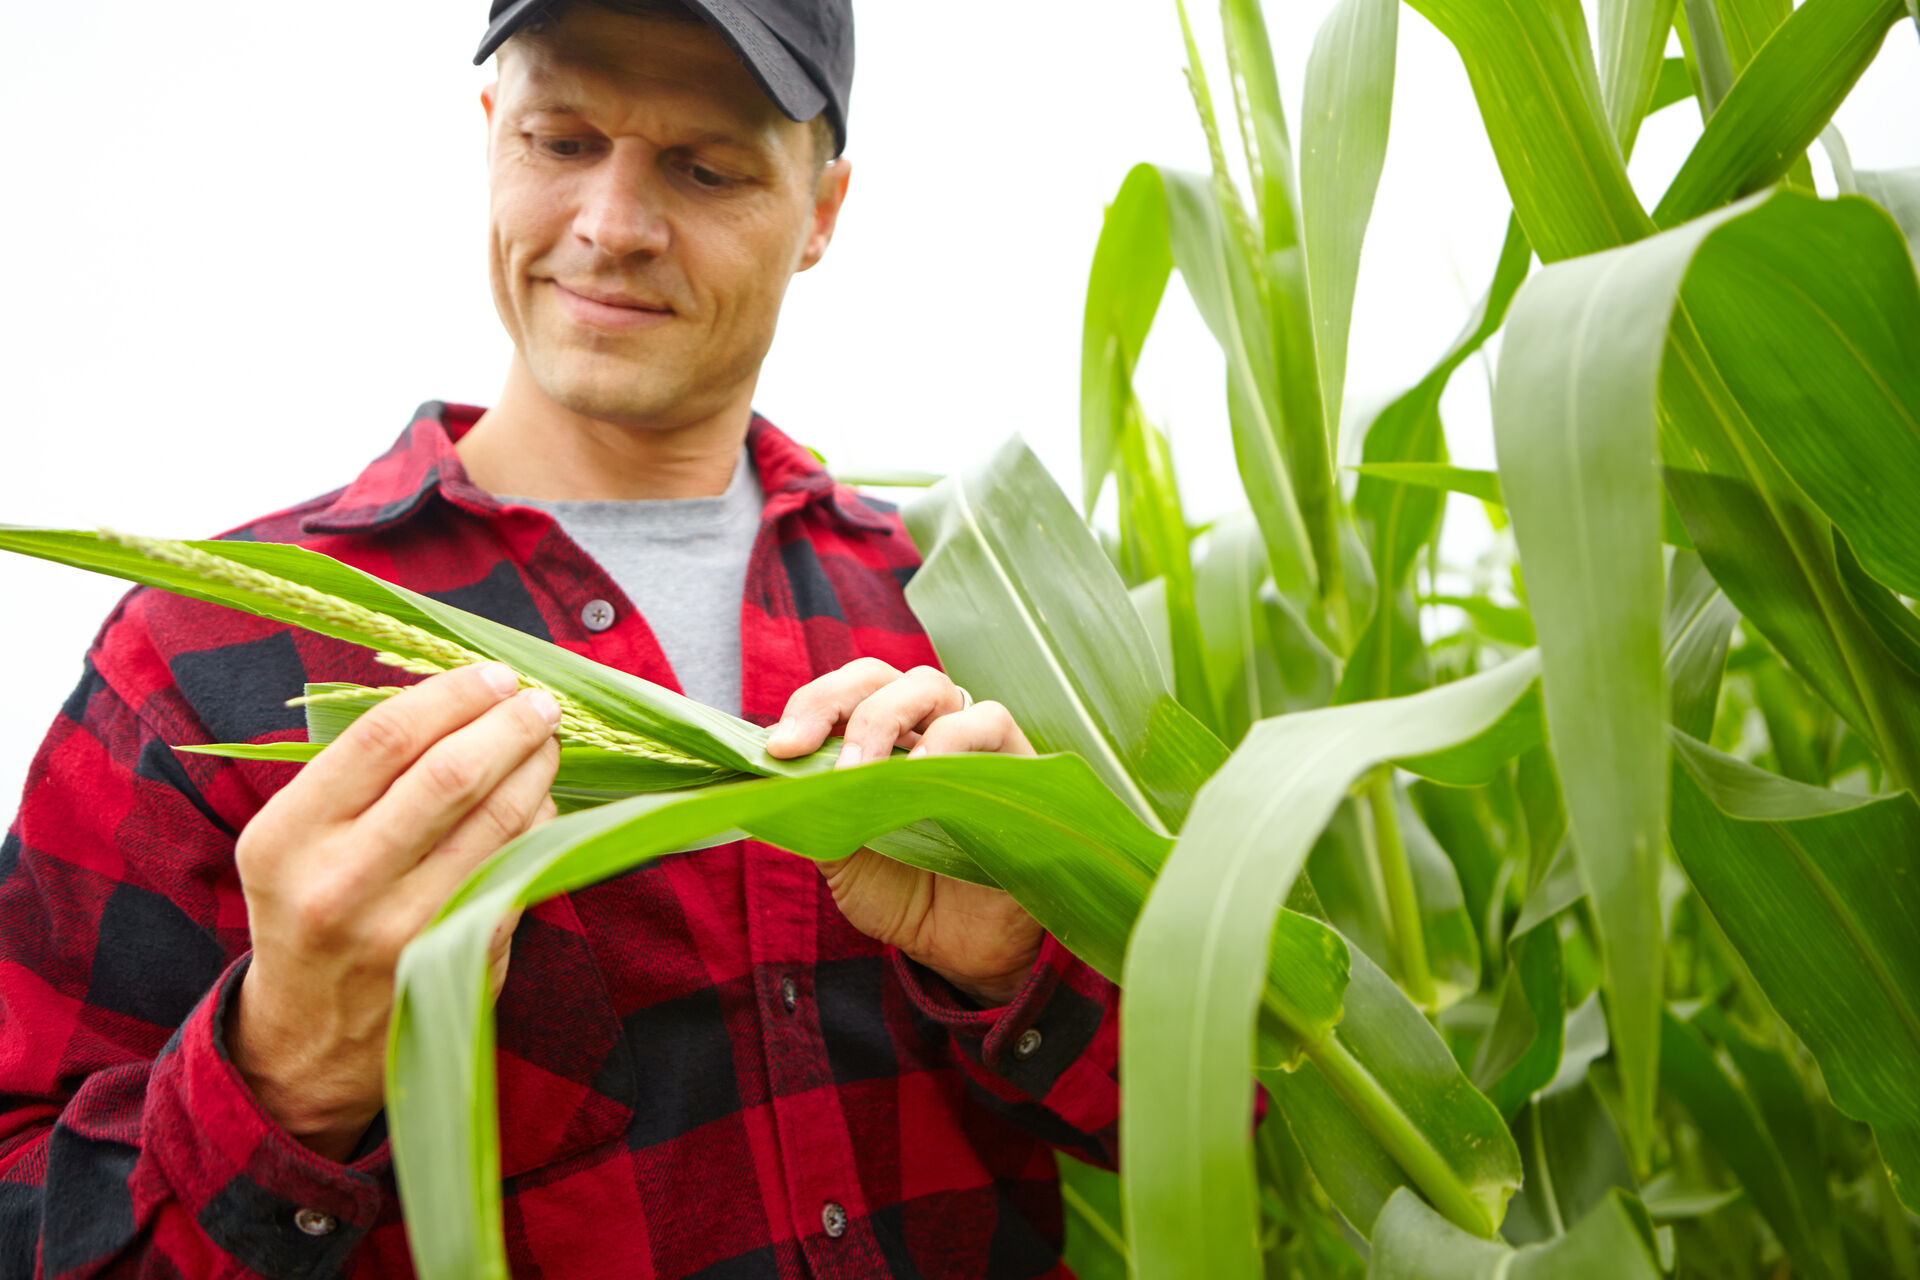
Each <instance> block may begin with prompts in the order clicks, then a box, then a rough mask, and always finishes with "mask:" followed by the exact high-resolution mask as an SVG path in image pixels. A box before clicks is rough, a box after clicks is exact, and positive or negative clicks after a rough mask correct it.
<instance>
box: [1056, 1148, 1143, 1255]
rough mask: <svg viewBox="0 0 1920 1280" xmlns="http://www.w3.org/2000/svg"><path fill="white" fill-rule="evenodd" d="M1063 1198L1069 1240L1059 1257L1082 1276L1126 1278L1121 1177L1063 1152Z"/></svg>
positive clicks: (1061, 1190)
mask: <svg viewBox="0 0 1920 1280" xmlns="http://www.w3.org/2000/svg"><path fill="white" fill-rule="evenodd" d="M1058 1164H1059V1167H1060V1200H1061V1203H1062V1206H1063V1207H1064V1208H1065V1209H1066V1218H1067V1242H1066V1247H1065V1248H1064V1249H1063V1250H1062V1251H1061V1257H1060V1260H1061V1261H1062V1262H1064V1263H1065V1264H1066V1265H1067V1266H1068V1267H1071V1268H1072V1269H1073V1274H1074V1275H1075V1276H1077V1277H1079V1278H1080V1280H1127V1241H1126V1237H1125V1236H1124V1235H1123V1234H1122V1231H1121V1226H1120V1179H1119V1177H1118V1176H1117V1175H1115V1174H1112V1173H1109V1172H1108V1171H1107V1170H1105V1169H1096V1168H1094V1167H1093V1166H1092V1165H1088V1164H1082V1163H1081V1162H1080V1161H1078V1160H1075V1159H1074V1158H1073V1157H1072V1156H1069V1155H1066V1154H1064V1153H1061V1154H1060V1155H1059V1158H1058Z"/></svg>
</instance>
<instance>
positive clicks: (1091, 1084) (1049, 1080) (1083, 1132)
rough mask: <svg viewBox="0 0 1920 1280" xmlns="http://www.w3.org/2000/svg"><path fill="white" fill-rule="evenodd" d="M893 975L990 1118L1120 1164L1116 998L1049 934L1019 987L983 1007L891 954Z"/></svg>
mask: <svg viewBox="0 0 1920 1280" xmlns="http://www.w3.org/2000/svg"><path fill="white" fill-rule="evenodd" d="M893 960H894V968H895V972H896V973H897V974H898V976H899V978H900V981H901V984H902V985H903V986H904V987H905V988H906V991H907V996H908V998H909V999H910V1000H912V1002H913V1004H914V1006H915V1008H917V1009H918V1010H919V1011H920V1012H921V1013H922V1014H923V1015H925V1016H926V1017H928V1018H931V1019H932V1020H933V1021H935V1022H937V1023H939V1024H940V1025H941V1026H943V1027H945V1028H946V1029H947V1031H948V1032H949V1033H950V1034H951V1035H952V1038H953V1043H954V1047H955V1048H956V1049H957V1050H958V1053H957V1054H956V1057H957V1059H958V1061H959V1064H960V1068H961V1070H962V1071H964V1072H965V1073H966V1074H967V1076H968V1077H969V1078H970V1079H971V1080H972V1081H973V1082H974V1083H975V1084H977V1085H978V1086H980V1088H981V1090H982V1092H983V1093H984V1094H985V1095H986V1097H987V1098H989V1099H990V1100H991V1103H992V1105H993V1106H994V1107H995V1109H996V1110H998V1111H1000V1112H1001V1113H1002V1114H1004V1115H1005V1116H1007V1118H1008V1119H1010V1120H1012V1121H1013V1122H1014V1123H1015V1124H1017V1125H1019V1126H1020V1127H1021V1128H1024V1129H1026V1130H1028V1131H1029V1132H1031V1133H1033V1134H1034V1135H1035V1136H1036V1137H1039V1138H1041V1139H1044V1140H1045V1141H1047V1142H1050V1143H1052V1144H1053V1145H1055V1146H1058V1147H1062V1148H1064V1149H1066V1150H1068V1151H1070V1152H1071V1153H1072V1154H1074V1155H1077V1156H1079V1157H1080V1158H1081V1159H1083V1160H1087V1161H1089V1162H1091V1163H1094V1164H1098V1165H1100V1166H1102V1167H1103V1168H1108V1169H1111V1168H1114V1167H1115V1165H1116V1163H1117V1161H1118V1159H1119V1152H1120V1147H1119V1129H1118V1124H1119V1117H1120V1084H1119V1063H1120V1022H1119V1008H1120V991H1119V988H1118V987H1116V986H1114V984H1113V983H1111V982H1109V981H1108V980H1107V979H1105V978H1103V977H1102V976H1100V974H1099V973H1097V972H1096V971H1095V970H1094V969H1093V968H1092V967H1091V966H1090V965H1088V964H1087V963H1086V962H1085V961H1083V960H1081V959H1079V958H1078V957H1077V956H1075V955H1074V954H1073V953H1072V952H1071V951H1068V950H1067V949H1066V947H1065V946H1063V945H1062V944H1061V943H1060V941H1059V940H1058V939H1057V938H1055V937H1054V936H1053V935H1052V934H1048V935H1047V936H1046V939H1045V941H1044V942H1043V943H1042V944H1041V947H1040V958H1039V960H1038V961H1037V962H1036V963H1035V964H1034V967H1033V973H1032V975H1031V976H1030V977H1029V978H1028V979H1027V984H1026V986H1024V987H1022V988H1021V989H1020V993H1019V994H1018V995H1016V996H1015V997H1014V998H1013V1000H1012V1001H1011V1002H1010V1003H1008V1004H1005V1005H1002V1006H1001V1007H1000V1008H998V1009H981V1008H979V1007H977V1006H976V1005H975V1004H974V1003H973V1002H972V1001H970V1000H969V999H968V998H967V997H966V996H965V995H963V994H961V992H960V991H959V989H958V988H956V987H954V986H953V984H951V983H949V982H948V981H947V980H946V979H944V978H942V977H940V976H939V975H938V974H936V973H934V972H933V971H932V970H931V969H928V968H926V967H925V966H923V965H920V964H918V963H916V962H914V961H912V960H909V959H907V957H906V955H905V953H903V952H901V951H900V950H898V949H897V948H895V949H894V952H893Z"/></svg>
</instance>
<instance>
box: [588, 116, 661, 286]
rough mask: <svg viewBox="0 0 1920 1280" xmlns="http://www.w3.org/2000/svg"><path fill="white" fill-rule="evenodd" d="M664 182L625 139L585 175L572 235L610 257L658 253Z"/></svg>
mask: <svg viewBox="0 0 1920 1280" xmlns="http://www.w3.org/2000/svg"><path fill="white" fill-rule="evenodd" d="M664 181H665V175H663V174H661V173H660V172H659V169H658V168H657V166H656V165H655V163H654V156H653V153H652V152H651V151H650V150H649V149H648V148H646V147H644V146H642V145H640V144H639V143H638V142H636V141H633V140H629V139H622V140H620V141H618V142H616V143H615V144H614V145H613V147H612V148H611V150H609V152H608V153H607V155H606V157H605V158H604V159H602V160H601V162H600V163H599V164H597V165H594V166H593V169H592V172H591V173H590V174H589V175H588V178H587V184H586V187H585V189H584V190H583V191H582V193H581V201H580V209H579V212H578V213H577V214H576V215H575V216H574V220H573V231H574V234H575V235H577V236H579V237H580V238H581V239H582V240H585V241H586V242H587V243H589V244H591V245H592V246H593V247H594V248H595V249H597V250H599V251H600V252H601V253H604V254H607V255H608V256H610V257H616V258H624V257H628V256H630V255H632V254H636V253H648V254H658V253H662V252H664V251H665V250H666V247H667V241H668V238H669V233H668V228H667V221H666V218H665V217H664V211H663V208H662V199H661V198H662V196H664V195H665V191H664V189H663V184H664Z"/></svg>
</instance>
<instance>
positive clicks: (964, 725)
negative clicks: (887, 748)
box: [907, 702, 1035, 759]
mask: <svg viewBox="0 0 1920 1280" xmlns="http://www.w3.org/2000/svg"><path fill="white" fill-rule="evenodd" d="M964 751H993V752H998V753H999V754H1001V755H1009V756H1030V755H1033V754H1035V753H1034V750H1033V744H1032V743H1030V742H1028V741H1027V735H1026V734H1024V733H1022V732H1021V731H1020V726H1019V725H1017V724H1015V723H1014V721H1013V716H1012V714H1011V713H1010V712H1009V711H1008V710H1007V709H1006V708H1005V707H1003V706H1001V705H1000V704H999V703H997V702H976V703H974V704H973V705H972V706H971V707H968V708H967V709H966V710H965V711H960V712H956V713H955V714H953V715H950V716H941V717H940V718H939V719H938V720H935V721H934V722H933V723H932V724H930V725H928V726H927V731H926V732H925V733H924V734H922V735H921V737H920V745H919V746H917V747H915V748H914V749H913V750H912V751H909V752H908V753H907V754H908V755H910V756H913V757H914V758H915V759H918V758H920V757H922V756H950V755H958V754H960V753H961V752H964Z"/></svg>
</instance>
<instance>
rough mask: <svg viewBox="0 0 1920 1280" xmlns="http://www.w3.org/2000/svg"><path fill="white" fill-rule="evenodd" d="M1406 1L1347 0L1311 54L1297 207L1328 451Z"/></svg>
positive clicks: (1333, 447)
mask: <svg viewBox="0 0 1920 1280" xmlns="http://www.w3.org/2000/svg"><path fill="white" fill-rule="evenodd" d="M1399 18H1400V0H1341V3H1340V4H1339V5H1337V6H1336V7H1335V8H1334V10H1333V12H1332V13H1331V14H1329V15H1328V16H1327V19H1326V21H1325V22H1323V23H1322V24H1321V26H1320V31H1319V34H1318V35H1316V36H1315V37H1314V40H1313V52H1312V53H1311V54H1310V55H1309V56H1308V58H1307V81H1306V88H1305V92H1304V96H1303V98H1302V105H1301V109H1300V214H1301V232H1302V241H1303V243H1304V245H1305V248H1306V255H1307V283H1308V288H1309V293H1310V295H1311V299H1312V315H1313V331H1314V350H1315V352H1316V355H1317V357H1318V369H1319V381H1320V401H1321V405H1322V411H1323V412H1324V414H1325V416H1326V431H1327V441H1328V453H1329V455H1333V454H1336V453H1337V452H1338V441H1339V436H1340V406H1341V402H1342V399H1343V395H1342V390H1343V388H1344V386H1345V384H1346V376H1347V330H1348V327H1349V325H1350V323H1351V322H1352V319H1353V291H1354V285H1355V283H1356V281H1357V280H1358V278H1359V275H1360V246H1361V244H1362V242H1363V241H1364V240H1365V239H1366V234H1367V219H1368V218H1369V216H1370V215H1371V214H1372V212H1373V197H1374V193H1375V192H1376V191H1377V190H1378V189H1379V186H1380V170H1381V169H1382V168H1383V167H1384V166H1385V164H1386V158H1387V129H1388V122H1389V120H1390V119H1391V117H1392V112H1393V75H1394V55H1395V45H1396V42H1397V37H1398V32H1399Z"/></svg>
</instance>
